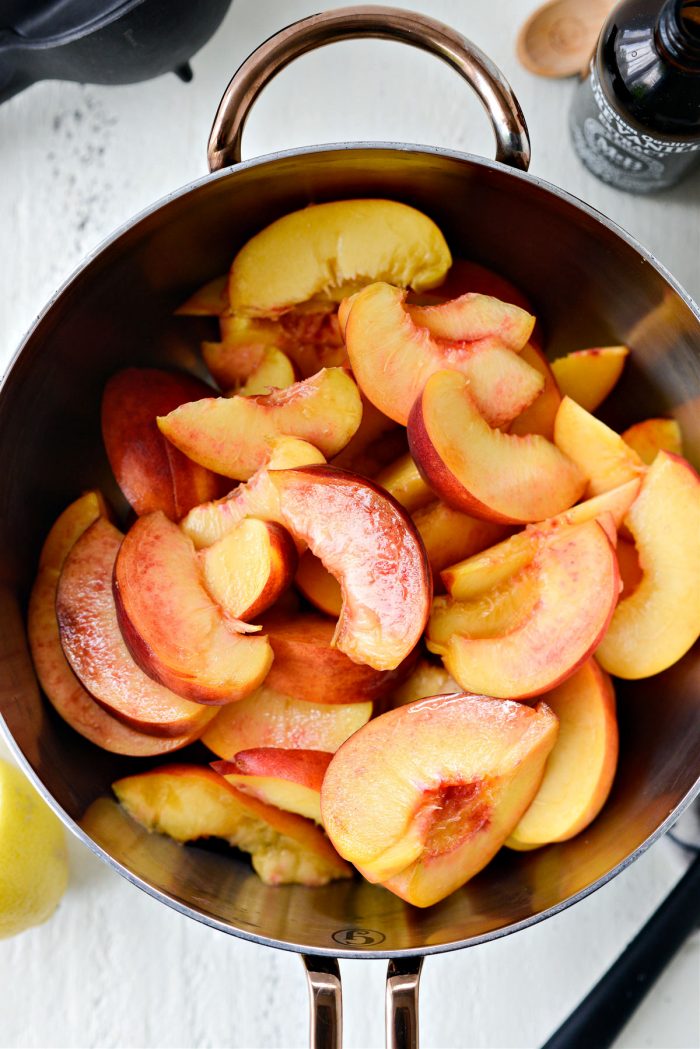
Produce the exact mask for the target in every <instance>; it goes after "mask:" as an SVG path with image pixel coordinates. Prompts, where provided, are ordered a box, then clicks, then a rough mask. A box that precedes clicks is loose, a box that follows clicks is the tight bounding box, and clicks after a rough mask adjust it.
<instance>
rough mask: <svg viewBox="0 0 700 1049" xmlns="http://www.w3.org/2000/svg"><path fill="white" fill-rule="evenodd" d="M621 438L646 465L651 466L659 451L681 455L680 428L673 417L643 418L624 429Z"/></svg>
mask: <svg viewBox="0 0 700 1049" xmlns="http://www.w3.org/2000/svg"><path fill="white" fill-rule="evenodd" d="M622 440H623V441H624V442H625V444H628V445H629V446H630V448H633V449H634V450H635V452H636V453H637V455H638V456H639V458H640V459H641V460H642V462H643V463H646V465H647V466H651V464H652V463H653V461H654V459H655V458H656V454H657V452H660V451H664V452H673V454H674V455H683V438H682V435H681V428H680V426H679V425H678V423H677V422H676V420H675V419H645V420H644V421H643V422H641V423H635V425H634V426H630V427H629V429H627V430H625V431H624V433H623V434H622Z"/></svg>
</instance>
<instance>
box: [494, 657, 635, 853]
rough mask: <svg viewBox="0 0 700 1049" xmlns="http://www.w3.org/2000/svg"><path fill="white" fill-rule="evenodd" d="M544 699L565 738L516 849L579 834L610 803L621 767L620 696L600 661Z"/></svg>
mask: <svg viewBox="0 0 700 1049" xmlns="http://www.w3.org/2000/svg"><path fill="white" fill-rule="evenodd" d="M543 698H544V701H545V702H546V704H547V706H548V707H549V708H550V710H552V711H553V712H554V714H556V716H557V717H558V718H559V735H558V736H557V741H556V743H555V744H554V748H553V750H552V752H551V753H550V755H549V757H548V758H547V764H546V765H545V770H544V777H543V779H542V783H541V784H540V788H539V790H538V791H537V794H536V795H535V797H534V799H533V801H532V803H531V805H530V807H529V808H528V810H527V811H526V813H525V815H524V816H523V817H522V819H521V820H520V822H519V823H518V825H517V827H516V828H515V830H514V831H513V832H512V833H511V835H510V837H509V838H508V840H507V841H506V845H509V846H510V847H511V848H512V849H532V848H536V847H537V846H538V845H547V844H549V843H550V842H553V841H567V840H568V839H569V838H573V837H574V835H575V834H579V833H580V832H581V831H582V830H584V829H585V828H586V827H587V826H588V824H589V823H591V822H592V821H593V820H594V819H595V817H596V816H597V815H598V813H599V812H600V810H601V809H602V807H603V805H604V804H605V802H606V800H607V797H608V794H609V793H610V788H611V787H612V782H613V778H614V776H615V769H616V767H617V751H618V732H617V717H616V715H615V692H614V690H613V686H612V682H611V680H610V678H609V677H608V675H607V674H606V673H605V672H604V671H603V670H601V669H600V667H599V666H598V665H597V663H596V661H595V660H594V659H589V660H588V661H587V662H586V663H584V664H583V666H582V667H581V668H580V669H579V670H577V671H576V673H575V674H574V675H573V676H572V677H570V678H569V680H568V681H565V682H564V683H563V684H561V685H559V686H558V687H557V688H555V689H554V690H553V691H552V692H548V693H547V695H546V696H545V697H543Z"/></svg>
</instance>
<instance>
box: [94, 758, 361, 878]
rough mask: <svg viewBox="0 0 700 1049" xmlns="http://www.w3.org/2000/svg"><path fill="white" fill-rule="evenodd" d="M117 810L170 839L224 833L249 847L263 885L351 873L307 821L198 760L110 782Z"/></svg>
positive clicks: (243, 847) (232, 842)
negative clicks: (235, 784)
mask: <svg viewBox="0 0 700 1049" xmlns="http://www.w3.org/2000/svg"><path fill="white" fill-rule="evenodd" d="M112 789H113V791H114V793H115V794H116V796H117V798H118V799H119V801H120V803H121V805H122V806H123V808H124V809H125V810H126V811H127V812H128V814H129V815H130V816H131V817H132V819H135V820H136V821H137V823H140V824H141V825H142V826H144V827H146V828H147V830H151V831H157V832H158V833H160V834H168V835H169V836H170V837H171V838H174V839H175V841H180V842H187V841H196V840H198V839H200V838H223V839H224V840H225V841H227V842H228V843H229V844H230V845H233V846H235V847H236V848H238V849H241V850H242V851H243V852H249V853H250V854H251V858H252V861H253V868H254V869H255V871H256V873H257V874H258V875H259V876H260V878H262V880H263V881H264V882H265V883H266V884H267V885H286V884H290V883H295V882H296V883H298V884H300V885H326V884H327V883H328V882H329V881H332V880H333V879H335V878H349V877H351V870H350V868H349V867H348V866H347V864H346V863H344V862H343V861H342V860H341V859H340V857H339V856H338V855H337V853H336V852H335V850H334V849H333V848H332V846H331V845H330V843H329V841H328V839H327V838H326V837H325V835H324V834H323V832H322V831H321V830H319V829H318V827H315V826H314V825H313V823H312V822H311V821H310V820H306V819H303V818H302V817H301V816H296V815H293V814H292V813H289V812H282V811H281V810H280V809H275V808H273V807H272V806H271V805H265V804H264V803H263V802H261V801H258V799H257V798H253V797H251V796H250V795H248V794H243V793H242V792H241V791H238V790H236V789H235V788H234V787H232V786H230V784H228V783H227V782H226V780H225V779H224V778H223V776H220V775H219V774H218V773H217V772H214V771H213V770H212V769H207V768H202V767H200V766H198V765H164V766H162V767H160V768H156V769H151V770H150V771H149V772H142V773H137V774H136V775H134V776H126V777H125V778H124V779H120V780H117V781H116V783H113V784H112Z"/></svg>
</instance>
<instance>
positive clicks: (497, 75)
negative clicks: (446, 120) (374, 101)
mask: <svg viewBox="0 0 700 1049" xmlns="http://www.w3.org/2000/svg"><path fill="white" fill-rule="evenodd" d="M357 37H374V38H377V39H382V40H399V41H402V42H403V43H405V44H410V45H411V46H412V47H418V48H420V49H421V50H423V51H429V52H430V53H431V54H433V55H436V56H437V57H438V58H441V59H442V60H443V61H444V62H447V64H448V65H450V66H451V67H452V68H453V69H455V70H456V71H457V72H458V73H459V74H460V75H461V76H462V77H463V78H464V79H465V80H466V81H467V83H468V84H469V85H470V86H471V87H472V88H473V89H474V91H476V93H477V95H478V96H479V98H480V100H481V102H482V104H483V106H484V108H485V109H486V112H487V113H488V116H489V119H490V120H491V125H492V127H493V130H494V134H495V136H496V160H499V161H501V162H502V163H503V164H509V165H510V166H511V167H515V168H520V169H521V170H523V171H527V168H528V165H529V163H530V141H529V138H528V133H527V126H526V124H525V118H524V116H523V114H522V111H521V109H520V106H519V105H518V101H517V99H516V97H515V95H514V94H513V92H512V91H511V89H510V85H509V84H508V82H507V80H506V79H505V77H504V76H503V74H502V73H501V71H500V70H499V69H498V67H497V66H495V65H494V64H493V62H492V61H491V59H490V58H487V56H486V55H485V54H484V53H483V51H481V50H480V49H479V48H478V47H477V46H476V45H475V44H473V43H472V42H471V40H467V38H466V37H464V36H462V35H461V34H460V33H457V32H456V31H455V30H454V29H451V28H450V27H449V26H446V25H443V23H442V22H438V21H436V20H435V19H434V18H428V17H427V15H420V14H417V13H416V12H414V11H403V10H401V9H400V8H394V7H375V6H367V7H342V8H339V9H336V10H334V11H325V12H324V13H323V14H318V15H312V16H311V17H310V18H302V19H301V20H300V21H299V22H294V23H293V24H292V25H290V26H287V28H286V29H282V30H280V32H279V33H275V34H274V36H271V37H270V38H269V39H268V40H266V41H265V42H264V43H263V44H261V45H260V47H258V48H257V49H256V50H255V51H254V52H253V53H252V55H249V57H248V58H247V59H246V60H245V62H244V63H243V64H242V65H241V66H240V68H239V69H238V71H237V72H236V73H235V74H234V76H233V79H232V80H231V82H230V84H229V85H228V87H227V88H226V91H225V92H224V95H223V98H222V99H221V102H220V103H219V108H218V111H217V114H216V117H215V118H214V124H213V127H212V129H211V134H210V136H209V145H208V149H207V157H208V161H209V170H210V171H218V170H219V169H221V168H225V167H228V166H229V165H231V164H238V163H239V162H240V160H241V139H242V136H243V128H244V126H245V122H246V120H247V118H248V114H249V112H250V109H251V107H252V105H253V103H254V102H255V100H256V98H257V97H258V95H259V94H260V92H261V91H262V89H263V88H264V87H265V85H266V84H267V83H269V81H270V80H272V78H273V77H274V76H276V75H277V73H279V72H280V70H282V69H284V67H285V66H287V65H289V63H290V62H292V61H293V60H294V59H295V58H298V57H299V56H300V55H303V54H305V53H306V52H307V51H313V50H315V49H316V48H317V47H323V46H324V45H325V44H331V43H335V42H336V41H338V40H352V39H356V38H357Z"/></svg>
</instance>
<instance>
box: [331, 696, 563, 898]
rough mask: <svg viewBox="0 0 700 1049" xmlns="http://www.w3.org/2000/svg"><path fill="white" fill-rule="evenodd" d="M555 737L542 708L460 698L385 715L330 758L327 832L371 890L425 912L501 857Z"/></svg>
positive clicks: (443, 698)
mask: <svg viewBox="0 0 700 1049" xmlns="http://www.w3.org/2000/svg"><path fill="white" fill-rule="evenodd" d="M556 734H557V719H556V717H555V716H554V715H553V714H552V712H551V711H550V710H549V709H548V708H547V707H546V706H545V705H544V704H543V703H540V704H539V705H538V706H537V708H535V709H531V708H529V707H526V706H523V705H520V704H516V703H508V702H499V701H497V700H493V699H488V698H486V697H484V696H467V695H464V694H459V693H458V694H457V695H449V696H435V697H433V698H430V699H424V700H421V701H420V702H418V703H412V704H410V705H409V706H402V707H399V708H398V709H396V710H390V711H388V712H387V713H386V714H382V715H381V717H378V718H375V720H374V721H370V722H369V724H367V725H365V726H364V728H362V729H360V730H359V732H356V733H355V735H354V736H352V737H351V738H350V739H349V740H347V741H346V742H345V743H344V744H343V746H342V747H341V748H340V749H339V750H338V751H337V753H336V754H335V755H334V757H333V760H332V761H331V763H330V765H329V766H328V771H327V772H326V776H325V779H324V781H323V787H322V790H321V812H322V815H323V823H324V826H325V827H326V830H327V833H328V835H329V837H330V839H331V841H332V842H333V844H334V845H335V847H336V849H337V850H338V852H339V853H340V855H341V856H344V857H345V858H346V859H348V860H350V862H352V863H354V864H355V865H356V866H357V867H358V868H359V869H360V870H361V872H362V873H363V874H364V876H365V877H366V878H368V880H370V881H374V882H377V881H380V882H382V883H383V884H384V886H385V887H386V888H388V889H390V890H391V891H392V892H394V893H396V894H397V895H399V896H401V897H402V898H403V899H405V900H407V901H408V902H409V903H412V904H414V905H415V906H418V907H427V906H430V904H433V903H437V901H438V900H441V899H443V898H444V897H445V896H447V895H448V894H449V893H451V892H454V890H455V889H458V888H459V887H460V886H461V885H463V884H464V883H465V882H466V881H468V880H469V878H471V877H472V876H473V875H475V874H476V873H478V871H480V870H481V869H482V868H483V867H485V866H486V864H487V863H488V862H489V860H490V859H491V858H492V857H493V856H494V855H495V853H496V852H497V851H498V849H500V847H501V846H502V845H503V843H504V841H505V839H506V838H507V837H508V835H509V834H510V833H511V831H512V830H513V828H514V827H515V826H516V825H517V823H518V821H519V820H520V818H521V816H522V814H523V813H524V811H525V810H526V809H527V807H528V805H529V804H530V802H531V800H532V798H533V797H534V795H535V793H536V791H537V788H538V787H539V784H540V780H541V778H542V773H543V769H544V763H545V760H546V758H547V755H548V754H549V752H550V751H551V749H552V747H553V745H554V741H555V739H556ZM407 769H410V774H407Z"/></svg>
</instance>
